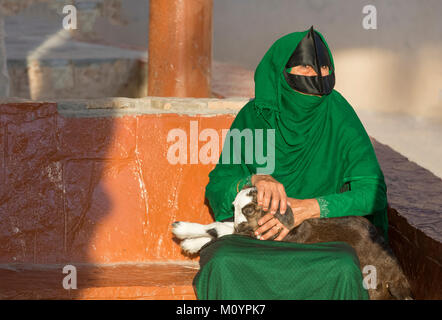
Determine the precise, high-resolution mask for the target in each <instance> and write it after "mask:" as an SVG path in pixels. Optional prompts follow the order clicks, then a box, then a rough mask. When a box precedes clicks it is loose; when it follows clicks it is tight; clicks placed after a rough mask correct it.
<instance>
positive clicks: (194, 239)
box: [172, 188, 411, 300]
mask: <svg viewBox="0 0 442 320" xmlns="http://www.w3.org/2000/svg"><path fill="white" fill-rule="evenodd" d="M233 205H234V208H235V215H234V222H215V223H211V224H209V225H201V224H198V223H189V222H175V223H173V230H172V232H173V234H174V235H175V236H176V237H177V238H179V239H182V240H183V241H182V242H181V247H182V248H183V250H184V251H185V252H187V253H196V252H198V251H199V250H200V249H201V248H202V247H203V246H204V245H205V244H207V243H209V242H211V241H212V240H214V239H217V238H220V237H222V236H224V235H227V234H233V233H235V234H242V235H248V236H251V237H255V235H254V231H255V230H256V229H258V221H259V220H260V219H261V217H263V216H264V215H265V214H267V212H265V211H264V210H263V209H262V207H261V206H258V201H257V190H256V188H247V189H243V190H241V191H240V192H239V193H238V195H237V196H236V199H235V201H234V202H233ZM275 217H276V218H277V219H278V220H279V221H280V222H281V223H282V224H283V225H284V226H285V227H286V228H288V229H290V230H291V231H290V232H289V234H288V235H287V236H286V237H285V238H284V239H283V241H286V242H296V243H318V242H335V241H343V242H346V243H348V244H349V245H351V246H352V247H353V248H354V249H355V251H356V254H357V256H358V258H359V263H360V269H361V271H362V270H363V268H364V267H365V266H368V265H372V266H374V267H375V268H376V273H377V287H376V288H375V289H372V288H368V293H369V296H370V299H371V300H386V299H411V289H410V285H409V283H408V280H407V278H406V277H405V275H404V273H403V272H402V269H401V267H400V266H399V264H398V262H397V260H396V258H395V257H394V255H393V253H392V251H391V249H390V248H389V246H388V244H387V243H386V242H385V241H384V238H383V237H382V236H381V235H380V234H379V233H378V232H377V230H376V227H375V226H374V225H372V224H371V223H370V222H369V221H368V220H367V219H366V218H363V217H359V216H348V217H339V218H321V219H308V220H305V221H304V222H302V223H301V224H300V225H299V226H298V227H296V228H294V227H293V225H294V217H293V212H292V210H291V208H290V207H289V206H288V207H287V211H286V213H285V214H281V213H280V212H279V211H278V212H276V213H275ZM277 236H278V235H277V234H276V235H274V236H273V237H272V238H271V239H270V240H273V239H275V238H276V237H277Z"/></svg>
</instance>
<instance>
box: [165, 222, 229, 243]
mask: <svg viewBox="0 0 442 320" xmlns="http://www.w3.org/2000/svg"><path fill="white" fill-rule="evenodd" d="M172 227H173V229H172V233H173V234H174V235H175V236H176V237H177V238H178V239H182V240H183V239H193V238H201V237H204V238H206V237H209V238H214V239H216V238H219V237H222V236H225V235H227V234H232V233H233V232H234V228H233V222H214V223H210V224H206V225H205V224H200V223H192V222H182V221H178V222H174V223H172Z"/></svg>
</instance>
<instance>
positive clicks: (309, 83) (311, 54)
mask: <svg viewBox="0 0 442 320" xmlns="http://www.w3.org/2000/svg"><path fill="white" fill-rule="evenodd" d="M298 65H310V66H312V67H313V69H314V70H315V71H316V73H317V74H318V75H317V76H301V75H296V74H291V73H289V72H287V71H286V69H287V68H292V67H294V66H298ZM322 66H327V67H328V68H329V70H330V71H331V72H330V73H329V74H328V75H327V76H324V77H323V76H322V74H321V67H322ZM284 76H285V79H286V81H287V83H288V84H289V85H290V87H292V88H293V89H295V90H297V91H300V92H302V93H308V94H316V95H325V94H330V93H331V92H332V90H333V87H334V86H335V71H334V70H333V66H332V64H331V60H330V56H329V54H328V50H327V47H326V46H325V44H324V42H323V41H322V39H321V37H320V36H319V35H318V34H317V33H316V32H315V31H314V29H313V26H312V27H311V28H310V31H309V32H308V33H307V34H306V36H305V37H304V38H303V39H302V40H301V42H299V44H298V46H297V47H296V49H295V51H294V52H293V54H292V55H291V57H290V59H289V61H288V62H287V64H286V66H285V69H284Z"/></svg>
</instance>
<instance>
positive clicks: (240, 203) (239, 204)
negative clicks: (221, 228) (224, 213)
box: [233, 188, 253, 227]
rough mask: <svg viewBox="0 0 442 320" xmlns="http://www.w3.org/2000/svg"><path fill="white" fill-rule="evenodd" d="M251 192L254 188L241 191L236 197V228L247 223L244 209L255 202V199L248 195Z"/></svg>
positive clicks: (234, 202)
mask: <svg viewBox="0 0 442 320" xmlns="http://www.w3.org/2000/svg"><path fill="white" fill-rule="evenodd" d="M251 190H252V188H247V189H244V190H241V191H240V192H239V193H238V194H237V195H236V198H235V201H233V206H234V207H235V218H234V221H235V227H236V226H237V225H239V224H240V223H242V222H247V218H246V217H245V216H244V215H243V213H242V208H244V207H245V206H246V205H248V204H249V203H251V202H252V201H253V197H252V196H249V195H248V194H249V192H250V191H251Z"/></svg>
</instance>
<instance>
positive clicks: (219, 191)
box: [206, 164, 252, 221]
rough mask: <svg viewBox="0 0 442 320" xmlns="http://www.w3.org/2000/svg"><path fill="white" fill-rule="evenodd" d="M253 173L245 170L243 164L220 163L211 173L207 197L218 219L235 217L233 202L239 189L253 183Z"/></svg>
mask: <svg viewBox="0 0 442 320" xmlns="http://www.w3.org/2000/svg"><path fill="white" fill-rule="evenodd" d="M251 177H252V175H251V174H250V173H249V172H247V171H245V170H244V168H243V166H242V165H220V164H218V165H217V166H216V167H215V169H214V170H213V171H212V172H210V174H209V178H210V181H209V184H208V185H207V186H206V198H207V200H209V203H210V207H211V208H212V211H213V214H214V216H215V220H216V221H221V220H225V219H228V218H231V217H233V213H234V211H233V204H232V202H233V201H234V200H235V197H236V195H237V190H241V189H242V188H243V187H244V186H246V185H250V186H251V185H252V183H251Z"/></svg>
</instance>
